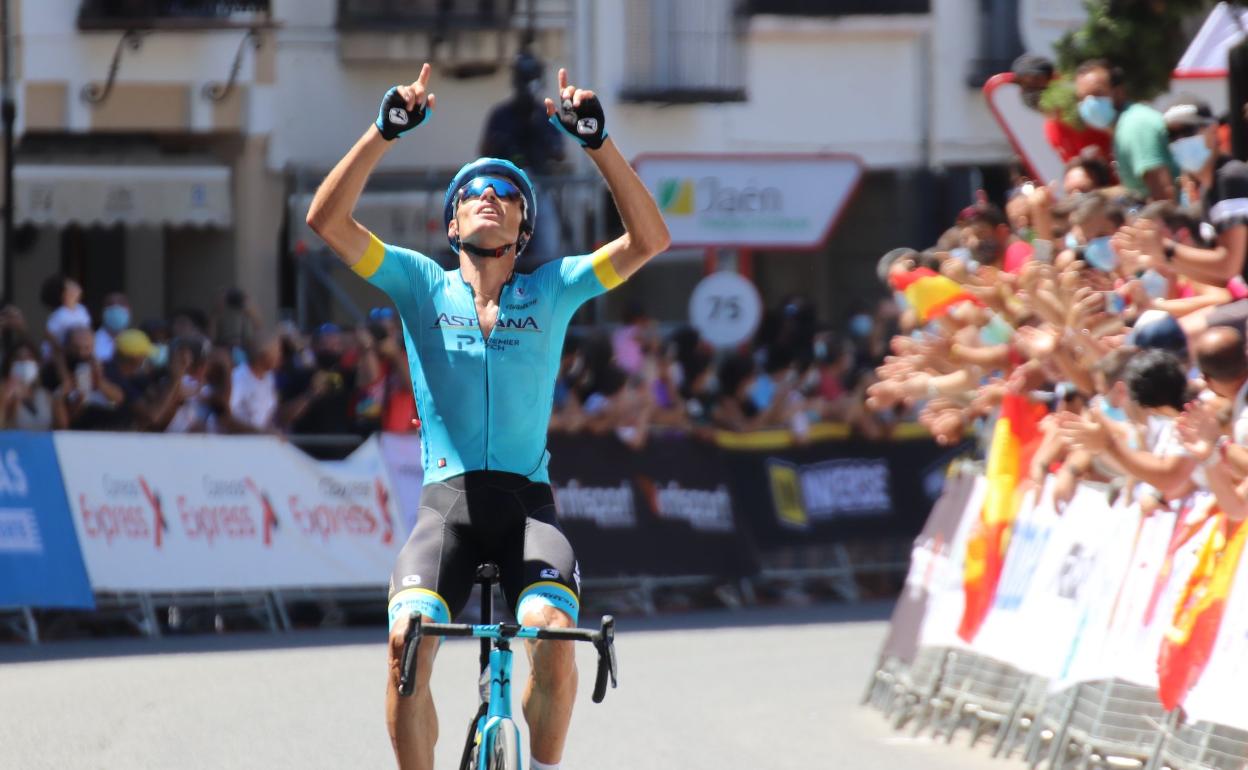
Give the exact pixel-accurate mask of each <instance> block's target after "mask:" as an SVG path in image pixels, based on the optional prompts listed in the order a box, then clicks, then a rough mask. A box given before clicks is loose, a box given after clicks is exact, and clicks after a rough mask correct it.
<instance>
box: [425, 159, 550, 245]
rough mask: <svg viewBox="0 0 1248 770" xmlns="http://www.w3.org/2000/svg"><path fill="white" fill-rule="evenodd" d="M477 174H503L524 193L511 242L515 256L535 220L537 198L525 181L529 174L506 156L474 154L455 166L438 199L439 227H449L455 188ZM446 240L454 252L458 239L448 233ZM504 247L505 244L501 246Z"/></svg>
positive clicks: (453, 209)
mask: <svg viewBox="0 0 1248 770" xmlns="http://www.w3.org/2000/svg"><path fill="white" fill-rule="evenodd" d="M479 176H500V177H503V178H504V179H507V180H509V181H511V182H513V183H515V185H516V186H517V187H519V188H520V194H521V195H523V196H524V212H523V214H524V220H523V221H522V222H521V223H520V237H519V238H517V239H516V244H515V246H516V256H517V257H518V256H520V252H522V251H524V247H525V246H527V245H528V244H529V239H530V238H531V237H532V236H533V223H534V222H535V221H537V198H535V197H534V196H533V183H532V182H530V181H529V175H528V174H526V173H524V171H523V169H521V168H520V167H519V166H517V165H516V164H514V163H512V162H511V161H509V160H503V159H502V158H477V159H476V160H474V161H472V162H471V163H468V164H465V165H464V167H463V168H461V169H460V170H459V173H457V174H455V178H454V179H452V180H451V184H450V185H449V186H448V187H447V188H446V197H445V199H444V200H443V202H442V227H443V229H445V228H447V227H449V226H450V224H451V218H452V217H454V216H455V205H456V204H457V203H458V201H457V200H456V199H455V196H456V193H458V192H459V188H461V187H463V186H464V185H466V184H468V183H469V182H471V181H472V180H473V179H476V178H477V177H479ZM447 240H448V241H450V243H451V248H452V249H454V250H455V252H456V253H458V252H459V239H458V238H452V237H450V236H449V235H448V236H447ZM508 245H510V244H508ZM506 248H507V247H506V246H504V247H503V249H506ZM501 253H502V249H500V250H499V254H498V255H499V256H501Z"/></svg>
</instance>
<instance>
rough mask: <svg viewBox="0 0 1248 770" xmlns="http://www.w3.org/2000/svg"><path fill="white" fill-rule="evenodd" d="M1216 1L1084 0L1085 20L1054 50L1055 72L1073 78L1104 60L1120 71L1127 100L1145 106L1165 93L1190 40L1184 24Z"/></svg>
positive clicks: (1064, 37)
mask: <svg viewBox="0 0 1248 770" xmlns="http://www.w3.org/2000/svg"><path fill="white" fill-rule="evenodd" d="M1215 4H1216V0H1084V3H1083V5H1084V8H1086V9H1087V11H1088V19H1087V21H1086V22H1084V24H1083V26H1082V27H1080V28H1079V29H1076V30H1074V31H1073V32H1068V33H1067V34H1066V35H1064V36H1063V37H1062V39H1061V40H1059V41H1058V42H1057V44H1056V45H1055V46H1054V52H1055V53H1056V54H1057V67H1058V69H1059V70H1061V72H1062V73H1064V74H1066V75H1068V76H1073V75H1074V72H1075V69H1076V68H1077V67H1078V66H1079V64H1080V63H1081V62H1084V61H1087V60H1088V59H1108V60H1109V61H1111V62H1113V63H1114V64H1117V65H1118V66H1120V67H1122V70H1123V74H1124V75H1125V78H1126V79H1125V81H1124V85H1125V86H1126V88H1127V96H1128V97H1129V98H1131V99H1134V100H1149V99H1152V98H1153V97H1155V96H1157V95H1158V94H1161V93H1164V92H1165V91H1166V90H1168V89H1169V87H1170V73H1171V72H1172V71H1173V70H1174V65H1175V64H1177V63H1178V61H1179V58H1180V57H1181V56H1182V55H1183V51H1184V49H1185V48H1186V47H1187V45H1188V43H1189V42H1190V40H1189V32H1188V30H1189V27H1188V25H1186V24H1185V21H1187V20H1188V19H1190V18H1191V17H1193V16H1197V17H1202V16H1203V15H1204V13H1205V12H1207V11H1208V10H1209V9H1210V8H1212V7H1213V6H1214V5H1215Z"/></svg>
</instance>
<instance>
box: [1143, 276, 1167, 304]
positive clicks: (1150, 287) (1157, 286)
mask: <svg viewBox="0 0 1248 770" xmlns="http://www.w3.org/2000/svg"><path fill="white" fill-rule="evenodd" d="M1140 284H1141V285H1142V286H1143V287H1144V291H1146V292H1148V296H1150V297H1152V298H1153V299H1165V298H1166V297H1167V296H1169V295H1170V281H1168V280H1166V277H1165V276H1164V275H1162V274H1161V273H1159V272H1157V271H1156V270H1145V271H1144V275H1141V276H1140Z"/></svg>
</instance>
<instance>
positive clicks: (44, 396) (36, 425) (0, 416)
mask: <svg viewBox="0 0 1248 770" xmlns="http://www.w3.org/2000/svg"><path fill="white" fill-rule="evenodd" d="M38 352H39V351H38V350H37V349H36V348H35V346H34V345H33V344H31V343H29V342H19V343H17V344H16V345H14V346H13V347H12V348H11V349H10V350H9V355H8V357H7V358H6V359H5V362H4V366H3V368H0V380H2V381H3V384H2V385H0V428H3V429H5V430H51V429H52V428H53V427H54V426H53V414H52V394H51V393H50V392H49V391H48V389H47V388H45V387H44V386H43V383H42V382H41V381H40V370H41V368H42V367H40V365H39V358H38ZM61 427H63V426H61Z"/></svg>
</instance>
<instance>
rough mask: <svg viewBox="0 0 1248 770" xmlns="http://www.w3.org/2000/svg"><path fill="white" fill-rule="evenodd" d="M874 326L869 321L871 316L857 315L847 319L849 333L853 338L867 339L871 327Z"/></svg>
mask: <svg viewBox="0 0 1248 770" xmlns="http://www.w3.org/2000/svg"><path fill="white" fill-rule="evenodd" d="M874 325H875V324H874V323H873V322H872V321H871V316H869V315H866V314H864V313H859V314H858V315H856V316H854V317H853V318H851V319H849V332H850V334H853V335H854V336H855V337H868V336H870V335H871V327H872V326H874Z"/></svg>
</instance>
